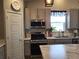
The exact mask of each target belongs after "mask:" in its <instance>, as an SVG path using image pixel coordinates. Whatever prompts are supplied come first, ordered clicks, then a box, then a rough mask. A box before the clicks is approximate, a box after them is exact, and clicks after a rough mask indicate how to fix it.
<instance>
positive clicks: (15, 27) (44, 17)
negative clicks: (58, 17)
mask: <svg viewBox="0 0 79 59" xmlns="http://www.w3.org/2000/svg"><path fill="white" fill-rule="evenodd" d="M1 1H2V0H1ZM13 1H14V0H13ZM13 1H11V0H8V1H4V13H2V14H3V15H4V17H3V18H1V17H0V18H1V19H4V20H5V21H2V20H1V19H0V20H1V26H0V28H1V29H3V30H1V31H0V33H1V35H3V36H1V35H0V36H1V39H4V41H5V44H3V45H2V47H3V46H4V45H6V50H5V51H6V53H5V54H6V58H7V59H24V53H25V56H26V59H28V58H30V57H31V56H30V55H31V54H30V53H29V52H31V51H30V50H29V49H30V45H29V42H32V43H37V44H40V41H41V40H37V41H36V40H30V38H31V33H33V35H34V34H41V35H42V33H43V34H45V36H43V35H42V36H43V37H44V39H45V40H44V41H41V42H42V44H43V45H41V47H42V48H44V47H46V48H44V49H41V48H40V49H41V50H40V52H41V53H42V54H44V53H43V52H44V50H45V51H46V52H47V53H48V50H46V49H47V48H48V47H49V46H50V49H51V50H49V51H53V52H54V53H55V51H60V50H62V49H63V48H62V47H64V46H67V49H68V51H67V52H68V53H69V54H67V55H68V56H69V57H68V58H66V59H72V58H73V59H78V51H79V50H78V43H79V41H78V18H79V17H78V12H79V10H78V9H79V7H78V5H79V1H75V0H66V1H65V0H54V4H53V6H52V7H45V2H44V0H39V1H38V0H25V1H22V0H21V1H20V4H21V6H20V7H15V6H14V3H15V2H13ZM16 1H17V0H16ZM23 3H24V6H23ZM18 5H19V4H18ZM2 6H3V4H2ZM2 6H1V8H2ZM23 8H24V9H23ZM51 10H57V11H63V10H65V11H67V12H68V15H70V16H69V17H67V18H68V19H69V21H68V24H67V28H66V29H68V31H69V32H67V31H66V32H64V35H65V36H68V38H64V37H63V39H67V40H63V39H62V37H61V36H62V35H61V36H60V37H58V36H57V37H58V38H55V37H53V36H52V38H51V37H48V36H49V33H48V30H49V28H50V27H51V26H50V25H51V24H50V11H51ZM2 11H3V10H1V12H2ZM75 15H76V16H75ZM68 19H67V20H68ZM74 19H75V20H74ZM23 21H24V22H23ZM37 22H38V23H39V24H38V23H37ZM4 23H5V24H4ZM33 23H34V24H33ZM35 23H37V24H38V25H39V26H40V24H41V25H42V26H41V28H39V26H36V25H35ZM31 26H32V27H31ZM38 28H39V29H38ZM24 30H25V31H24ZM35 32H38V33H35ZM40 32H42V33H40ZM3 33H4V34H3ZM24 33H25V34H24ZM33 35H32V36H33ZM53 35H54V36H56V35H58V33H54V32H53ZM24 36H25V37H24ZM38 36H39V35H38ZM40 37H41V36H40ZM74 37H76V38H74ZM37 38H38V37H37ZM73 38H74V39H73ZM32 39H33V38H32ZM46 39H49V40H46ZM52 39H55V40H52ZM58 39H60V40H58ZM75 39H76V40H75ZM24 41H26V42H25V43H24ZM38 41H39V43H38ZM2 42H3V41H2ZM63 42H64V43H63ZM3 43H4V42H3ZM61 43H63V44H68V45H57V44H61ZM71 43H73V44H71ZM74 43H75V44H74ZM24 44H25V50H24ZM52 44H56V45H52ZM69 44H71V45H69ZM37 46H38V45H37ZM47 46H48V47H47ZM52 47H55V48H57V50H56V49H55V50H54V48H52ZM59 48H60V49H59ZM61 48H62V49H61ZM2 50H4V48H3V49H2ZM38 50H39V49H38ZM61 52H65V51H61ZM61 52H60V53H61ZM60 53H59V54H58V53H57V54H58V55H60ZM61 54H63V53H61ZM64 54H65V53H64ZM64 54H63V55H64ZM3 55H4V54H3ZM52 55H53V54H52ZM54 55H55V54H54ZM54 55H53V56H54ZM73 55H74V57H72V56H73ZM47 56H48V54H47ZM35 57H37V56H35ZM38 57H39V56H38ZM42 57H44V56H42ZM57 57H58V58H60V59H64V58H63V56H62V55H60V57H59V56H57V55H56V57H54V58H53V59H57ZM46 58H47V57H46ZM46 58H45V59H46ZM37 59H38V58H37ZM48 59H49V58H48Z"/></svg>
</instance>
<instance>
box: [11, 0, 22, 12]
mask: <svg viewBox="0 0 79 59" xmlns="http://www.w3.org/2000/svg"><path fill="white" fill-rule="evenodd" d="M11 7H12V9H14V10H16V11H18V10H20V8H21V5H20V2H19V1H13V2H12V3H11Z"/></svg>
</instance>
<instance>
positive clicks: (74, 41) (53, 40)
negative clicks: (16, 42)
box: [24, 37, 79, 44]
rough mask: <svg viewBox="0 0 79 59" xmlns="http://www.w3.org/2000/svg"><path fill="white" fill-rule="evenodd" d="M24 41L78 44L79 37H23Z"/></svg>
mask: <svg viewBox="0 0 79 59" xmlns="http://www.w3.org/2000/svg"><path fill="white" fill-rule="evenodd" d="M24 41H29V42H30V43H34V44H38V43H47V44H79V37H67V38H64V37H60V38H55V37H47V39H39V40H31V38H25V39H24Z"/></svg>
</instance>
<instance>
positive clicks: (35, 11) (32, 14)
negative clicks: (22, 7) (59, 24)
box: [30, 8, 37, 20]
mask: <svg viewBox="0 0 79 59" xmlns="http://www.w3.org/2000/svg"><path fill="white" fill-rule="evenodd" d="M30 13H31V20H32V19H37V8H31V11H30Z"/></svg>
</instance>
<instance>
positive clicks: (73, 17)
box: [70, 9, 79, 28]
mask: <svg viewBox="0 0 79 59" xmlns="http://www.w3.org/2000/svg"><path fill="white" fill-rule="evenodd" d="M78 20H79V10H78V9H72V10H70V28H78Z"/></svg>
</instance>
